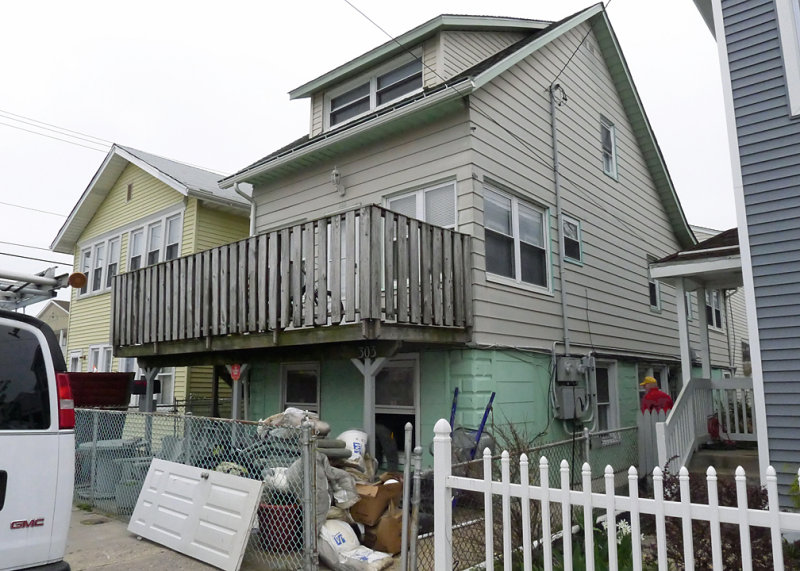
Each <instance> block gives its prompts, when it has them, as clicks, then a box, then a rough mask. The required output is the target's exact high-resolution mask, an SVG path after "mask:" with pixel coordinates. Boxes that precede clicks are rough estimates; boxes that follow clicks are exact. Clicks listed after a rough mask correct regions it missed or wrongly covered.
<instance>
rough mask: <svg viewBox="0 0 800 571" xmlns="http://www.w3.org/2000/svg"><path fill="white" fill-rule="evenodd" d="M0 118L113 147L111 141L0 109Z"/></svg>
mask: <svg viewBox="0 0 800 571" xmlns="http://www.w3.org/2000/svg"><path fill="white" fill-rule="evenodd" d="M0 116H4V117H5V118H6V119H11V120H12V121H18V122H20V123H25V124H26V125H31V126H33V127H36V128H38V129H44V130H46V131H54V132H56V133H58V134H59V135H67V136H68V137H74V138H76V139H81V140H83V141H86V142H87V143H93V144H103V145H113V142H112V141H106V140H105V139H101V138H100V137H94V136H92V135H88V134H86V133H81V132H80V131H73V130H72V129H67V128H66V127H59V126H58V125H53V124H52V123H46V122H44V121H39V120H38V119H33V118H31V117H25V116H24V115H17V114H16V113H11V112H10V111H4V110H3V109H0Z"/></svg>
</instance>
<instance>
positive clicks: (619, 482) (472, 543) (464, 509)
mask: <svg viewBox="0 0 800 571" xmlns="http://www.w3.org/2000/svg"><path fill="white" fill-rule="evenodd" d="M504 440H505V439H504ZM511 441H512V442H513V439H511ZM506 445H507V447H508V452H509V456H510V458H511V462H510V463H509V467H510V481H511V482H512V483H516V482H519V481H520V474H519V457H520V455H521V454H523V453H524V454H526V455H527V457H528V466H529V471H528V475H529V483H530V484H533V485H538V484H539V480H540V477H539V460H540V458H542V457H545V458H547V462H548V465H549V477H550V484H551V485H552V486H558V485H560V481H561V474H560V467H561V461H562V460H566V461H567V462H568V464H569V466H570V476H569V480H570V483H571V488H572V489H582V486H581V477H582V476H581V469H582V466H583V464H584V463H585V462H588V463H589V465H590V467H591V469H592V489H593V490H594V491H602V490H604V489H605V481H604V478H603V473H604V470H605V467H606V466H607V465H610V466H611V467H612V468H613V470H614V474H615V486H616V487H620V486H623V485H625V486H627V475H628V468H630V467H631V466H636V465H638V462H639V457H638V443H637V435H636V427H630V428H622V429H618V430H611V431H606V432H596V433H591V434H590V433H588V431H585V432H584V433H576V434H575V437H574V438H571V439H569V440H561V441H558V442H551V443H548V444H542V445H540V446H534V447H528V446H513V445H509V444H508V443H506ZM500 450H501V449H500V448H496V449H495V452H498V454H496V455H494V456H492V479H494V480H500V478H501V455H500V454H499V452H500ZM454 462H456V460H455V459H454ZM452 473H453V475H456V476H466V477H469V478H483V458H482V455H481V454H480V453H477V454H476V459H475V460H472V461H469V462H460V463H454V464H453V465H452ZM492 515H493V527H494V538H495V553H501V552H502V537H503V521H502V517H503V510H502V505H501V498H500V497H499V496H495V497H494V498H493V500H492ZM521 518H522V507H521V503H520V501H519V500H514V499H512V501H511V521H512V529H511V537H512V545H520V546H521V545H522V525H521V521H522V519H521ZM530 521H531V530H532V533H531V535H532V537H533V538H538V537H541V532H540V530H541V527H542V525H541V515H540V513H539V503H538V502H531V503H530ZM573 521H574V523H578V520H577V519H573ZM581 521H582V520H581ZM550 522H551V526H552V530H553V532H554V533H555V532H558V531H559V530H561V527H562V518H561V505H560V504H551V506H550ZM452 529H453V535H452V543H453V566H454V569H468V568H470V567H472V566H474V565H478V564H480V563H481V562H482V561H484V558H485V518H484V496H483V493H480V492H467V491H459V492H458V493H457V494H455V496H454V498H453V528H452ZM417 554H418V555H417V558H418V562H419V563H418V567H417V568H418V569H419V570H421V571H427V570H433V569H434V564H433V472H431V471H427V472H424V473H423V475H422V496H421V505H420V532H419V536H418V538H417Z"/></svg>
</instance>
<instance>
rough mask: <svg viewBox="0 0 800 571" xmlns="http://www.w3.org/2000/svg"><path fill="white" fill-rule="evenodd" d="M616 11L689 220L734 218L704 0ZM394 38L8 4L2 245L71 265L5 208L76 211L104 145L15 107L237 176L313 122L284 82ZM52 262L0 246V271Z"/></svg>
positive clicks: (62, 5) (485, 10) (178, 12)
mask: <svg viewBox="0 0 800 571" xmlns="http://www.w3.org/2000/svg"><path fill="white" fill-rule="evenodd" d="M352 2H353V4H354V5H356V6H358V7H359V8H360V9H361V10H362V11H363V12H365V13H366V14H367V15H368V16H370V17H371V18H372V19H373V20H374V21H375V22H377V23H378V24H379V25H381V26H382V27H383V28H384V29H385V30H386V31H388V32H389V33H391V34H392V35H399V34H401V33H403V32H405V31H407V30H409V29H411V28H413V27H415V26H417V25H419V24H421V23H423V22H425V21H426V20H428V19H430V18H432V17H434V16H436V15H438V14H442V13H450V14H491V15H496V16H517V17H525V18H534V19H543V20H559V19H561V18H563V17H565V16H568V15H570V14H572V13H574V12H576V11H578V10H580V9H582V8H585V7H586V6H589V5H590V2H586V1H573V0H539V1H504V0H493V1H492V2H486V0H481V1H471V0H458V1H445V0H406V1H405V2H403V3H402V4H397V3H393V2H382V1H378V0H352ZM398 6H400V8H398ZM608 13H609V17H610V19H611V24H612V26H613V27H614V29H615V31H616V33H617V36H618V39H619V42H620V44H621V46H622V50H623V52H624V54H625V57H626V59H627V61H628V64H629V66H630V68H631V72H632V74H633V79H634V81H635V83H636V86H637V88H638V90H639V94H640V96H641V98H642V100H643V102H644V107H645V110H646V112H647V114H648V117H649V118H650V122H651V124H652V126H653V129H654V131H655V134H656V137H657V139H658V142H659V144H660V146H661V149H662V151H663V153H664V156H665V157H666V162H667V166H668V168H669V171H670V173H671V175H672V179H673V182H674V183H675V186H676V188H677V191H678V194H679V196H680V199H681V202H682V204H683V208H684V210H685V212H686V216H687V218H688V220H689V222H690V223H692V224H697V225H701V226H707V227H711V228H716V229H720V230H722V229H727V228H731V227H733V226H735V224H736V218H735V209H734V204H733V192H732V186H731V175H730V162H729V158H728V145H727V136H726V131H725V123H724V111H723V102H722V90H721V84H720V78H719V64H718V61H717V52H716V44H715V43H714V41H713V38H712V36H711V34H710V32H709V31H708V29H707V28H706V27H705V24H704V23H703V21H702V20H701V18H700V15H699V14H698V12H697V11H696V9H695V8H694V4H693V3H692V2H691V1H690V0H679V1H674V2H664V1H663V0H661V1H657V0H613V1H612V2H611V4H610V5H609V7H608ZM387 39H388V38H387V37H386V36H385V35H384V34H383V33H382V32H381V31H380V30H378V29H377V28H376V27H375V26H374V25H373V24H371V23H370V22H369V21H367V20H366V19H365V18H364V17H363V16H361V15H360V14H359V13H358V12H356V11H355V10H354V9H353V8H351V7H350V6H349V5H348V4H347V3H346V2H344V0H310V1H306V2H280V3H278V2H264V1H261V2H256V1H244V0H241V1H240V0H228V1H227V2H224V3H223V2H204V1H197V0H192V1H184V0H180V1H179V0H171V1H165V0H160V1H158V2H155V1H150V0H140V1H138V2H126V3H121V2H108V1H92V2H88V1H74V2H63V1H43V2H7V3H4V4H3V7H2V24H0V53H2V54H4V55H3V58H2V60H0V69H2V76H0V77H2V86H3V88H2V90H0V175H2V176H1V178H0V181H1V182H0V185H2V186H1V187H0V213H1V214H2V221H3V223H2V224H1V225H0V252H4V253H8V252H11V253H17V254H22V255H27V256H33V257H40V258H44V259H48V260H67V259H68V258H67V257H65V256H63V255H58V254H54V253H49V252H45V251H41V250H31V249H26V248H20V247H16V246H12V245H9V244H8V242H12V243H22V244H26V245H32V246H39V247H42V248H46V247H48V246H49V244H50V243H51V241H52V240H53V238H54V237H55V235H56V233H57V231H58V229H59V228H60V227H61V224H62V222H63V220H64V218H63V217H59V216H53V215H49V214H42V213H36V212H32V211H30V210H23V209H19V208H14V207H11V206H7V205H6V204H2V203H13V204H18V205H23V206H28V207H31V208H36V209H41V210H46V211H50V212H54V213H61V214H64V215H66V214H67V213H69V211H70V210H71V208H72V207H73V205H74V204H75V202H76V201H77V199H78V198H79V197H80V195H81V193H82V192H83V191H84V189H85V188H86V185H87V184H88V183H89V181H90V179H91V177H92V176H93V174H94V173H95V171H96V170H97V168H98V167H99V166H100V163H101V161H102V160H103V158H104V156H105V151H107V149H108V146H107V145H103V144H102V143H100V144H98V143H94V144H90V143H87V142H86V141H82V140H77V139H74V138H71V137H63V138H70V140H72V141H73V142H77V143H81V144H86V145H88V146H93V147H95V148H102V149H103V151H102V152H98V151H96V150H90V149H86V148H83V147H78V146H74V145H71V144H67V143H64V142H60V141H56V140H53V139H49V138H46V137H44V136H40V135H35V134H32V133H29V132H26V131H23V130H20V129H28V130H33V131H38V132H40V133H45V134H47V135H51V136H58V135H55V134H54V133H52V132H49V131H44V130H41V129H37V128H36V127H33V126H31V125H29V124H25V123H22V122H20V121H19V120H15V118H13V117H9V113H13V114H17V115H20V116H25V117H28V118H32V119H36V120H38V121H43V122H46V123H51V124H54V125H58V126H60V127H64V128H67V129H71V130H74V131H79V132H82V133H86V134H88V135H92V136H94V137H99V138H101V139H104V140H107V141H114V142H118V143H120V144H123V145H128V146H131V147H135V148H138V149H141V150H144V151H147V152H151V153H154V154H159V155H162V156H165V157H169V158H173V159H176V160H180V161H184V162H188V163H192V164H195V165H199V166H203V167H206V168H209V169H212V170H217V171H220V172H223V173H225V174H228V173H231V172H234V171H236V170H238V169H239V168H241V167H243V166H246V165H247V164H249V163H250V162H252V161H254V160H256V159H258V158H260V157H262V156H264V155H266V154H268V153H269V152H271V151H273V150H274V149H276V148H278V147H280V146H283V145H284V144H286V143H288V142H289V141H292V140H294V139H295V138H297V137H299V136H301V135H303V134H305V133H306V132H307V131H308V100H307V99H304V100H300V101H289V98H288V95H287V92H288V91H289V90H290V89H293V88H295V87H297V86H299V85H301V84H302V83H305V82H306V81H308V80H310V79H313V78H314V77H316V76H318V75H320V74H322V73H324V72H326V71H328V70H329V69H332V68H334V67H336V66H338V65H340V64H342V63H344V62H346V61H348V60H349V59H352V58H353V57H356V56H358V55H359V54H361V53H363V52H365V51H367V50H369V49H371V48H373V47H375V46H377V45H379V44H382V43H383V42H385V41H387ZM9 125H13V127H12V126H9ZM15 127H16V128H15ZM642 224H643V226H646V224H647V221H646V219H645V220H643V221H642ZM47 265H48V264H45V263H43V262H34V261H24V260H20V259H18V258H11V257H8V256H3V255H0V268H4V269H13V270H14V271H25V272H34V271H39V270H41V269H43V268H44V267H46V266H47ZM59 270H60V271H61V272H67V271H69V270H70V268H69V267H68V266H63V267H60V268H59ZM59 297H62V296H59Z"/></svg>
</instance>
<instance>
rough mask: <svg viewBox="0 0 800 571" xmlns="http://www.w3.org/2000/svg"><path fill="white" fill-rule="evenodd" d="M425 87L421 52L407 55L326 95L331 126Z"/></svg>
mask: <svg viewBox="0 0 800 571" xmlns="http://www.w3.org/2000/svg"><path fill="white" fill-rule="evenodd" d="M419 89H422V61H421V60H420V58H419V54H417V55H411V54H407V55H404V56H402V57H399V58H397V59H394V60H392V61H391V62H389V63H387V64H386V65H383V66H381V67H378V68H376V69H374V70H373V71H372V72H370V73H369V74H367V75H365V76H361V77H359V78H357V79H356V80H354V81H352V82H349V83H348V84H347V85H346V86H343V87H342V88H339V89H334V90H333V91H332V92H331V93H329V94H328V95H326V98H325V101H326V106H327V112H328V127H329V128H330V127H334V126H335V125H339V124H341V123H344V122H345V121H349V120H350V119H353V118H355V117H358V116H359V115H362V114H364V113H367V112H368V111H371V110H373V109H376V108H378V107H380V106H382V105H386V104H388V103H391V102H392V101H396V100H397V99H400V98H401V97H403V96H405V95H408V94H409V93H413V92H414V91H417V90H419Z"/></svg>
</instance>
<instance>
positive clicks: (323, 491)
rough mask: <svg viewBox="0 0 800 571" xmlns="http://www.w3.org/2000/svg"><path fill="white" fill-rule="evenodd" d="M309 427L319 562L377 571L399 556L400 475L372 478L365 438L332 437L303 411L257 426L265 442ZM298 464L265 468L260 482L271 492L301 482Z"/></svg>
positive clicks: (345, 570) (353, 434)
mask: <svg viewBox="0 0 800 571" xmlns="http://www.w3.org/2000/svg"><path fill="white" fill-rule="evenodd" d="M304 423H310V424H311V427H312V432H313V433H314V435H315V436H316V444H317V459H316V463H317V469H316V494H317V497H316V506H317V533H318V538H319V540H318V547H319V556H320V559H321V560H322V561H323V562H324V563H325V564H326V565H328V566H329V567H330V568H332V569H334V570H342V571H353V570H358V571H362V570H363V571H377V570H380V569H384V568H386V567H388V566H389V565H391V563H392V556H393V555H395V554H397V553H400V551H401V541H402V539H401V538H402V510H401V509H400V508H399V507H398V506H399V503H400V498H401V496H402V494H403V478H402V475H401V474H399V473H384V474H382V475H380V476H376V472H377V462H376V461H375V460H374V459H373V458H372V457H371V456H370V455H369V454H367V453H366V451H365V449H366V443H367V436H366V434H365V433H364V432H361V431H359V430H348V431H346V432H343V433H342V434H340V435H338V436H337V437H336V438H330V437H329V436H330V430H331V428H330V425H329V424H328V423H327V422H325V421H323V420H320V419H319V417H318V416H317V415H316V414H314V413H310V412H307V411H302V410H299V409H296V408H287V409H286V410H285V411H284V412H282V413H279V414H276V415H273V416H271V417H269V418H267V419H264V420H261V421H259V434H260V435H262V437H263V438H267V437H270V438H273V437H279V436H280V432H279V431H281V430H287V429H294V428H297V427H300V426H302V425H303V424H304ZM302 470H303V468H302V461H301V460H297V461H296V462H294V463H293V464H292V465H291V466H289V467H288V468H284V467H272V468H266V469H265V470H264V473H263V479H264V481H265V483H266V487H267V489H268V490H271V491H272V493H275V492H280V491H282V490H287V489H291V488H292V486H293V485H295V486H296V485H297V484H298V483H299V482H302V480H303V473H302Z"/></svg>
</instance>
